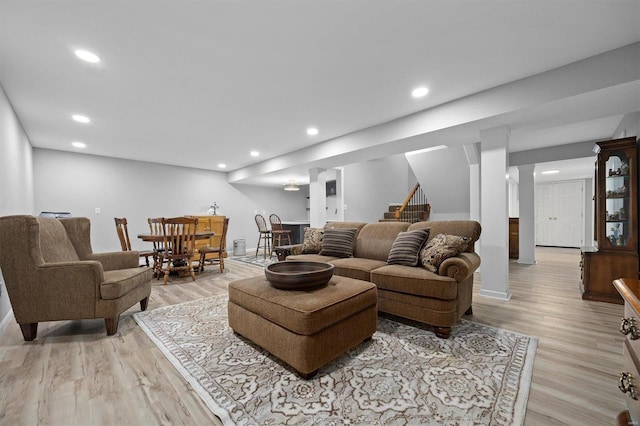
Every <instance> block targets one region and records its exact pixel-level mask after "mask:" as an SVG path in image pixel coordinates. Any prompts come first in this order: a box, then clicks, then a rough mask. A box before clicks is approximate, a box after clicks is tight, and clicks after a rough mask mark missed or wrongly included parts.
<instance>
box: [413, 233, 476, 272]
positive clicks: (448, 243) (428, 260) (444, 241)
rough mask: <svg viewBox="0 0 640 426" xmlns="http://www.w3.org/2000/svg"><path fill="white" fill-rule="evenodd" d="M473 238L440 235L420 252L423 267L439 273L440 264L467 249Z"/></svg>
mask: <svg viewBox="0 0 640 426" xmlns="http://www.w3.org/2000/svg"><path fill="white" fill-rule="evenodd" d="M470 242H471V238H469V237H459V236H457V235H446V234H438V235H436V236H435V237H433V238H432V239H431V241H429V242H428V243H427V245H426V247H425V248H423V249H422V250H421V251H420V262H421V263H422V266H424V267H425V268H427V269H428V270H429V271H431V272H438V268H439V267H440V264H441V263H442V262H444V260H445V259H448V258H450V257H453V256H457V255H459V254H460V253H462V252H463V251H465V250H466V249H467V247H468V246H469V243H470Z"/></svg>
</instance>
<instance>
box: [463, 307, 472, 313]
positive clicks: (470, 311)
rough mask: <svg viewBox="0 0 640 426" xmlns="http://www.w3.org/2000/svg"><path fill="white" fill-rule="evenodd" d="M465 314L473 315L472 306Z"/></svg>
mask: <svg viewBox="0 0 640 426" xmlns="http://www.w3.org/2000/svg"><path fill="white" fill-rule="evenodd" d="M464 314H465V315H473V309H472V306H469V309H467V310H466V311H465V312H464Z"/></svg>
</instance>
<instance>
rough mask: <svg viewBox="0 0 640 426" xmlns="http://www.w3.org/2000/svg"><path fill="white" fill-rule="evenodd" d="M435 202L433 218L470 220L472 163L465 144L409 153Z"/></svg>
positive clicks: (429, 197)
mask: <svg viewBox="0 0 640 426" xmlns="http://www.w3.org/2000/svg"><path fill="white" fill-rule="evenodd" d="M407 161H408V162H409V164H410V166H411V169H412V170H413V173H414V174H415V176H416V177H417V179H418V181H419V182H420V187H421V188H422V190H423V191H424V193H425V194H426V195H427V200H428V202H429V204H431V217H430V220H455V219H469V215H470V212H469V211H470V208H471V207H470V200H469V191H470V186H469V185H470V184H469V163H468V162H467V156H466V154H465V152H464V148H463V147H452V148H447V149H440V150H437V151H430V152H425V153H420V154H412V155H407Z"/></svg>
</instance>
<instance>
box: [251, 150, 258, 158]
mask: <svg viewBox="0 0 640 426" xmlns="http://www.w3.org/2000/svg"><path fill="white" fill-rule="evenodd" d="M249 154H251V156H252V157H257V156H259V155H260V153H259V152H258V151H251V152H250V153H249Z"/></svg>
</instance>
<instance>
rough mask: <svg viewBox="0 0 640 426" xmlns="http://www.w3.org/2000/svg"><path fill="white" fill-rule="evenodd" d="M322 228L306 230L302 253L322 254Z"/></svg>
mask: <svg viewBox="0 0 640 426" xmlns="http://www.w3.org/2000/svg"><path fill="white" fill-rule="evenodd" d="M323 234H324V229H322V228H308V227H307V228H304V243H303V246H302V253H320V250H322V236H323Z"/></svg>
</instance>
